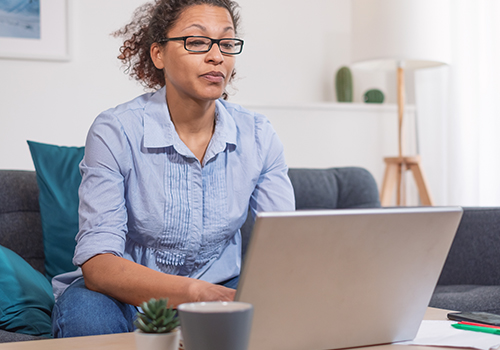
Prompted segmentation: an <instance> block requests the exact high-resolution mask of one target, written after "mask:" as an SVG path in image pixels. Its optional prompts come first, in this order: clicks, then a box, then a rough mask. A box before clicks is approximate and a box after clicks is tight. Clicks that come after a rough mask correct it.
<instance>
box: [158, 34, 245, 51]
mask: <svg viewBox="0 0 500 350" xmlns="http://www.w3.org/2000/svg"><path fill="white" fill-rule="evenodd" d="M188 38H203V39H208V40H210V41H211V43H210V46H209V47H208V49H206V50H201V51H199V50H190V49H188V48H187V47H186V40H187V39H188ZM181 40H182V41H184V49H185V50H186V51H189V52H197V53H203V52H209V51H210V50H212V46H214V44H217V46H218V47H219V50H220V52H222V53H223V54H225V55H239V54H240V53H241V52H242V51H243V44H244V43H245V42H244V41H243V40H242V39H237V38H222V39H212V38H209V37H208V36H201V35H188V36H180V37H176V38H165V39H160V40H158V41H157V42H158V43H159V44H162V43H166V42H169V41H181ZM223 40H234V41H237V42H239V43H241V45H240V51H239V52H226V51H223V50H222V49H221V47H220V42H221V41H223Z"/></svg>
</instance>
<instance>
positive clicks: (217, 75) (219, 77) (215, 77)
mask: <svg viewBox="0 0 500 350" xmlns="http://www.w3.org/2000/svg"><path fill="white" fill-rule="evenodd" d="M201 77H202V78H204V79H206V80H208V81H209V82H211V83H222V82H223V81H224V78H225V77H224V74H223V73H221V72H208V73H205V74H202V75H201Z"/></svg>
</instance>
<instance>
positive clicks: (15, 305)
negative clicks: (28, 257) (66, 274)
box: [0, 246, 54, 337]
mask: <svg viewBox="0 0 500 350" xmlns="http://www.w3.org/2000/svg"><path fill="white" fill-rule="evenodd" d="M53 306H54V296H53V294H52V287H51V285H50V283H49V282H48V281H47V279H46V278H45V277H44V276H43V275H42V274H41V273H40V272H38V271H36V270H35V269H34V268H32V267H31V266H30V264H28V263H27V262H26V261H25V260H24V259H23V258H21V257H20V256H19V255H17V254H16V253H14V252H13V251H12V250H10V249H7V248H5V247H3V246H0V329H3V330H6V331H10V332H17V333H23V334H30V335H38V336H43V337H51V332H52V329H51V328H52V323H51V319H50V315H51V312H52V307H53Z"/></svg>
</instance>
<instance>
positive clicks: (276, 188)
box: [250, 119, 295, 217]
mask: <svg viewBox="0 0 500 350" xmlns="http://www.w3.org/2000/svg"><path fill="white" fill-rule="evenodd" d="M256 140H257V144H258V146H259V148H260V156H261V160H262V165H263V166H262V171H261V173H260V176H259V179H258V181H257V185H256V186H255V189H254V191H253V193H252V196H251V198H250V209H251V211H252V215H253V216H254V217H255V215H256V214H257V212H265V211H293V210H295V197H294V192H293V187H292V183H291V182H290V178H289V177H288V166H287V165H286V162H285V154H284V150H283V144H282V143H281V141H280V139H279V137H278V135H277V134H276V132H275V131H274V129H273V127H272V126H271V123H270V122H269V121H268V120H267V119H260V120H258V122H257V124H256Z"/></svg>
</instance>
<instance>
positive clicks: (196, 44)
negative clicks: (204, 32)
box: [188, 40, 207, 47]
mask: <svg viewBox="0 0 500 350" xmlns="http://www.w3.org/2000/svg"><path fill="white" fill-rule="evenodd" d="M188 45H189V46H192V47H202V46H206V45H207V42H206V41H203V40H193V41H190V42H189V43H188Z"/></svg>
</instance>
